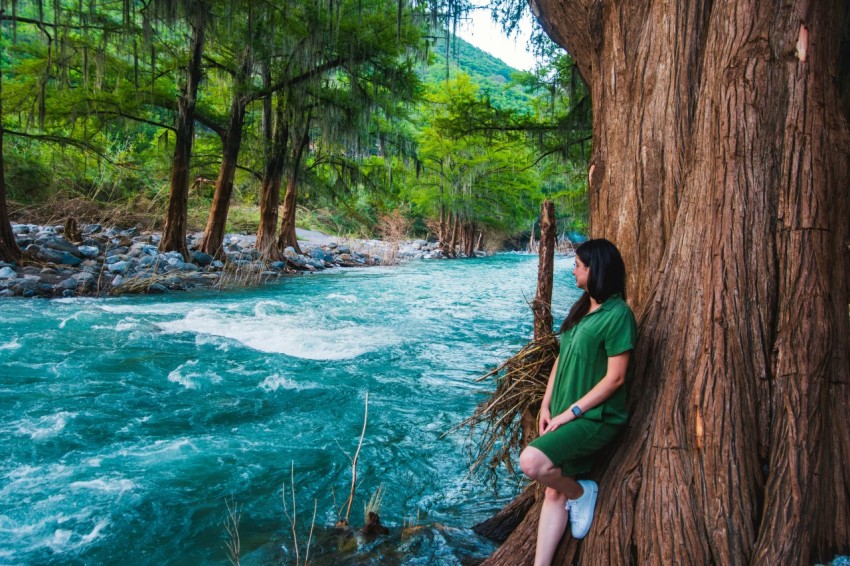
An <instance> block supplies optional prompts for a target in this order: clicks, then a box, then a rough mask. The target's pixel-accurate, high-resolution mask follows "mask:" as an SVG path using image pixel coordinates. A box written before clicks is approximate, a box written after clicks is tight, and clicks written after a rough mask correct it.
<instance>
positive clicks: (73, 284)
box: [56, 277, 79, 290]
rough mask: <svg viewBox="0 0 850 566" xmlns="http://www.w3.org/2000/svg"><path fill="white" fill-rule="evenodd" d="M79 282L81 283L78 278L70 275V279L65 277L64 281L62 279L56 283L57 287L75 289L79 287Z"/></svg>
mask: <svg viewBox="0 0 850 566" xmlns="http://www.w3.org/2000/svg"><path fill="white" fill-rule="evenodd" d="M78 284H79V281H78V280H77V279H74V278H73V277H69V278H68V279H65V280H64V281H60V282H59V284H58V285H56V288H57V289H71V290H73V289H76V288H77V285H78Z"/></svg>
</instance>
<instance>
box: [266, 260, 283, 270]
mask: <svg viewBox="0 0 850 566" xmlns="http://www.w3.org/2000/svg"><path fill="white" fill-rule="evenodd" d="M269 267H271V268H272V269H278V270H280V269H285V268H286V262H285V261H273V262H272V263H271V265H270V266H269Z"/></svg>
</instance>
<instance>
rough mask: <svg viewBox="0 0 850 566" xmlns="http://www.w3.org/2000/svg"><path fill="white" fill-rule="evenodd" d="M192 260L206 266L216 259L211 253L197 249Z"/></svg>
mask: <svg viewBox="0 0 850 566" xmlns="http://www.w3.org/2000/svg"><path fill="white" fill-rule="evenodd" d="M192 261H193V262H194V263H197V264H198V265H200V266H201V267H206V266H208V265H210V264H211V263H212V262H213V261H215V258H214V257H213V256H211V255H210V254H207V253H204V252H201V251H196V252H192Z"/></svg>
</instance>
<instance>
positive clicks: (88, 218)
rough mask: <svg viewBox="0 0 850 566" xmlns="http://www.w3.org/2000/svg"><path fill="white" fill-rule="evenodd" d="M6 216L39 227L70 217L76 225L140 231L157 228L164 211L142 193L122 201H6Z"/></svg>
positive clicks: (78, 199) (57, 198)
mask: <svg viewBox="0 0 850 566" xmlns="http://www.w3.org/2000/svg"><path fill="white" fill-rule="evenodd" d="M7 204H8V207H9V218H11V220H12V221H13V222H26V223H33V224H38V225H41V226H55V225H59V224H64V222H65V220H66V219H67V218H74V219H75V220H76V221H77V222H78V223H79V224H102V225H104V226H122V227H127V226H139V227H141V229H142V230H155V229H157V228H159V226H160V224H161V222H162V220H163V218H164V210H163V209H162V207H161V205H160V203H158V202H156V201H153V200H150V199H147V198H145V197H144V196H143V195H139V196H138V197H136V198H134V199H132V200H130V201H123V202H112V203H102V202H96V201H93V200H90V199H85V198H64V197H62V196H61V195H58V196H56V197H55V198H53V199H52V200H49V201H46V202H42V203H38V204H31V205H24V204H20V203H16V202H13V201H8V203H7Z"/></svg>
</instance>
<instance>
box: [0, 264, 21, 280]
mask: <svg viewBox="0 0 850 566" xmlns="http://www.w3.org/2000/svg"><path fill="white" fill-rule="evenodd" d="M17 276H18V274H17V273H16V272H15V270H14V269H12V268H11V267H0V279H14V278H15V277H17Z"/></svg>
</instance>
